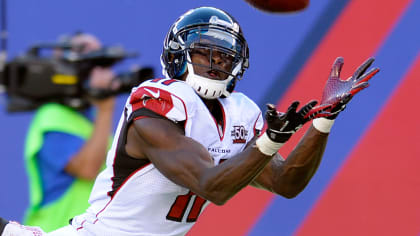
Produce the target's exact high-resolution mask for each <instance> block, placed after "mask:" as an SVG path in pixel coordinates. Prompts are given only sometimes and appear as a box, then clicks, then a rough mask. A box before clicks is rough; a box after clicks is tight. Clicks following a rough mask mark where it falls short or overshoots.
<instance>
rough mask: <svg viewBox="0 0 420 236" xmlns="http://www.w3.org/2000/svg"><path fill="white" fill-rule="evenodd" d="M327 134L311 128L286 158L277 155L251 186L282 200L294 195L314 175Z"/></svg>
mask: <svg viewBox="0 0 420 236" xmlns="http://www.w3.org/2000/svg"><path fill="white" fill-rule="evenodd" d="M327 139H328V133H321V132H319V131H318V130H316V129H315V128H314V127H313V126H311V127H310V128H309V129H308V131H307V132H306V133H305V135H304V136H303V137H302V139H301V140H300V141H299V143H298V145H297V146H296V147H295V148H294V149H293V151H292V152H291V153H290V154H289V156H288V157H287V158H286V159H284V158H283V157H281V156H280V155H279V154H277V155H276V156H275V157H274V158H273V159H272V161H271V162H270V163H269V164H268V165H267V166H266V167H265V168H264V171H262V173H261V174H260V175H259V176H258V177H257V178H256V179H255V181H254V182H253V183H252V185H253V186H255V187H258V188H262V189H266V190H268V191H271V192H273V193H276V194H279V195H281V196H284V197H286V198H293V197H295V196H297V195H298V194H299V193H300V192H301V191H302V190H303V189H304V188H305V187H306V185H307V184H308V183H309V181H310V180H311V178H312V176H313V175H314V174H315V172H316V170H317V168H318V166H319V164H320V162H321V159H322V155H323V153H324V150H325V146H326V144H327Z"/></svg>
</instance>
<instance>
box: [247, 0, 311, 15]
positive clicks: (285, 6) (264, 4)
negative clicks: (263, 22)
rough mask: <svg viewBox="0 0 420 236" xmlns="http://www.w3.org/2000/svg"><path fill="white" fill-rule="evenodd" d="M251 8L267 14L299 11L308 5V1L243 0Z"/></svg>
mask: <svg viewBox="0 0 420 236" xmlns="http://www.w3.org/2000/svg"><path fill="white" fill-rule="evenodd" d="M245 1H246V2H248V3H249V4H250V5H251V6H253V7H255V8H257V9H259V10H261V11H265V12H269V13H276V12H277V13H279V12H294V11H300V10H303V9H304V8H306V7H307V6H308V5H309V0H245Z"/></svg>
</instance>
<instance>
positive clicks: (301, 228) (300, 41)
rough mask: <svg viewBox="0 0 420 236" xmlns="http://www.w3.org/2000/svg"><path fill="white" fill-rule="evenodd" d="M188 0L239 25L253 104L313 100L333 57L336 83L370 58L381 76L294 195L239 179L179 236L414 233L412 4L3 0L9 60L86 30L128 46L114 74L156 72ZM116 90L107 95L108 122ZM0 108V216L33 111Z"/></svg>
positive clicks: (20, 174)
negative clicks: (242, 185) (288, 8)
mask: <svg viewBox="0 0 420 236" xmlns="http://www.w3.org/2000/svg"><path fill="white" fill-rule="evenodd" d="M198 6H215V7H218V8H221V9H224V10H226V11H228V12H229V13H231V15H233V16H234V17H235V18H236V19H237V20H238V21H239V22H240V24H241V26H242V28H243V31H244V34H245V37H246V39H247V41H248V44H249V48H250V68H249V70H248V71H247V72H246V73H245V76H244V78H243V80H242V81H240V82H239V83H238V84H237V87H236V90H238V91H241V92H244V93H245V94H247V95H248V96H249V97H250V98H252V99H253V100H254V101H255V102H256V103H257V104H258V105H259V106H260V108H261V109H262V110H265V104H266V103H267V102H271V103H277V104H278V107H279V109H280V110H285V109H286V108H287V106H288V105H289V104H290V102H291V101H293V100H300V101H301V102H307V101H309V100H310V99H320V96H321V92H322V88H323V85H324V83H325V81H326V79H327V77H328V74H329V70H330V66H331V65H332V63H333V61H334V59H335V58H336V57H337V56H343V57H344V62H345V63H344V68H343V71H342V78H343V79H344V78H347V77H348V76H350V75H351V73H352V72H353V71H354V69H355V68H356V67H357V66H358V65H359V64H361V63H362V62H363V61H364V60H365V59H367V58H368V57H370V56H374V57H375V58H376V61H375V63H374V66H378V67H380V68H381V72H380V73H379V74H377V75H376V76H375V77H374V78H373V79H372V81H371V86H370V87H369V88H368V89H366V90H364V91H362V92H361V93H360V94H359V95H358V96H357V97H355V98H354V99H353V101H351V103H350V104H349V105H348V107H347V110H346V111H345V112H343V113H342V114H341V115H340V117H339V118H338V119H337V121H336V123H335V125H334V128H333V130H332V132H331V134H330V138H329V143H328V146H327V148H326V152H325V155H324V158H323V161H322V163H321V165H320V167H319V169H318V172H317V173H316V174H315V176H314V178H313V179H312V181H311V182H310V184H309V185H308V186H307V188H306V189H305V190H304V191H303V192H302V193H301V194H300V195H299V196H298V197H296V198H295V199H284V198H281V197H278V196H274V195H272V194H270V193H266V192H263V191H260V190H256V189H254V188H251V187H248V188H246V189H245V190H244V191H242V192H241V193H240V194H238V195H237V196H235V197H234V198H233V199H232V200H231V201H229V202H228V203H227V204H226V205H225V206H222V207H217V206H213V205H211V206H209V208H208V209H207V210H206V212H205V213H204V214H203V215H202V216H201V217H200V220H199V221H198V223H197V224H196V225H195V226H194V227H193V230H192V231H191V232H190V233H189V235H419V233H420V201H419V199H420V175H419V174H418V173H419V171H418V169H419V168H420V145H418V142H419V140H420V125H418V124H417V122H416V119H417V117H418V115H419V110H418V108H417V103H416V100H415V99H418V98H419V95H418V91H420V80H419V78H420V57H419V52H420V30H419V27H418V23H419V22H420V15H419V12H420V0H400V1H392V0H383V1H379V0H352V1H350V0H340V1H334V0H316V1H311V2H310V5H309V7H308V8H306V9H305V10H303V11H300V12H295V13H287V14H268V13H265V12H262V11H259V10H256V9H255V8H253V7H251V6H250V5H248V4H247V3H246V2H244V1H242V0H230V1H226V0H179V1H167V0H165V1H152V2H148V1H140V0H119V1H115V0H90V1H83V0H72V1H56V0H55V1H54V0H38V1H26V0H13V1H11V0H9V1H8V2H7V17H6V18H7V31H8V58H9V59H12V58H14V57H16V56H18V55H20V54H22V53H24V52H25V51H26V50H27V49H28V47H30V46H31V45H33V44H34V43H38V42H45V41H55V40H57V38H58V36H60V35H63V34H66V33H73V32H75V31H85V32H90V33H93V34H95V35H96V36H98V38H100V39H101V40H102V42H103V43H104V44H105V45H117V44H118V45H122V46H123V47H124V48H126V49H127V50H132V51H136V52H138V53H139V57H137V58H133V59H129V60H124V61H123V62H121V63H119V64H118V66H116V67H115V70H124V69H125V68H129V67H131V66H132V65H141V66H146V65H147V66H152V67H153V68H155V70H156V72H157V73H156V74H157V76H161V73H160V71H161V69H160V61H159V56H160V53H161V50H162V42H163V39H164V37H165V34H166V33H167V31H168V29H169V27H170V26H171V24H172V23H173V22H174V21H175V20H176V19H177V17H178V16H180V15H181V14H183V13H184V12H185V11H187V10H188V9H190V8H194V7H198ZM1 18H4V17H1ZM415 94H417V95H415ZM126 98H127V95H119V97H118V101H119V102H118V107H117V109H116V111H115V122H114V123H115V124H116V123H117V119H119V116H120V112H121V111H122V107H123V104H124V102H125V99H126ZM0 104H1V105H0V106H1V108H2V109H0V179H1V180H2V181H1V182H2V186H1V189H2V190H1V194H0V215H1V216H2V217H4V218H8V219H12V220H17V221H21V220H22V218H23V214H24V210H25V208H26V207H27V206H28V201H29V199H28V183H27V176H26V174H25V167H24V162H23V146H24V137H25V133H26V131H27V128H28V125H29V121H30V119H31V118H32V115H33V114H32V112H30V111H28V112H17V113H8V112H7V111H6V104H7V100H6V99H5V97H4V95H0ZM307 126H308V125H307ZM306 128H307V127H305V129H306ZM303 133H304V129H302V130H301V131H299V132H298V133H297V134H296V135H295V136H293V138H292V140H291V141H289V143H288V144H287V145H286V146H284V148H282V150H280V152H281V154H282V155H284V156H287V154H288V153H289V152H290V151H291V149H292V147H293V146H294V145H295V144H296V143H297V141H298V140H299V138H300V137H301V136H302V134H303ZM75 204H77V203H75Z"/></svg>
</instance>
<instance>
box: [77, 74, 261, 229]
mask: <svg viewBox="0 0 420 236" xmlns="http://www.w3.org/2000/svg"><path fill="white" fill-rule="evenodd" d="M218 101H219V102H220V105H221V107H222V113H223V122H224V124H223V125H222V126H220V125H217V122H216V121H215V119H214V118H213V116H212V115H211V113H210V112H209V110H208V109H207V107H206V106H205V104H204V103H203V101H202V100H201V98H200V97H199V96H198V95H197V94H196V93H195V91H194V90H193V89H192V88H191V87H190V86H189V85H187V84H186V83H185V82H183V81H179V80H173V79H154V80H149V81H146V82H144V83H142V84H141V85H140V86H138V87H136V88H134V89H133V91H132V93H131V95H130V97H129V98H128V100H127V103H126V105H125V109H124V112H123V114H122V116H121V118H120V121H119V124H118V128H117V132H116V135H115V138H114V142H113V144H112V148H111V149H110V150H109V152H108V156H107V161H106V164H107V167H106V169H105V170H104V171H102V172H101V173H100V174H99V175H98V177H97V178H96V182H95V185H94V187H93V190H92V193H91V196H90V199H89V203H90V204H91V206H90V207H89V209H88V210H87V211H86V213H84V214H82V215H79V216H76V217H75V218H74V219H73V221H72V225H73V227H74V228H75V229H76V230H77V231H78V232H79V234H81V235H119V236H126V235H127V236H128V235H185V234H186V233H187V232H188V230H189V229H190V228H191V227H192V226H193V224H194V223H195V221H196V220H197V218H198V217H199V215H200V213H201V212H202V210H203V209H204V208H205V207H206V206H207V205H208V204H209V201H207V200H205V199H203V198H201V197H199V196H197V195H195V194H194V193H193V192H191V191H190V190H189V189H187V188H184V187H181V186H179V185H177V184H175V183H173V182H172V181H171V180H170V179H168V178H166V177H165V176H164V175H163V174H161V173H160V172H159V170H157V169H156V167H155V166H154V165H153V163H151V162H150V161H149V160H139V159H135V158H132V157H130V156H129V155H128V154H127V153H126V152H125V149H124V145H125V143H126V142H125V141H126V136H127V128H128V126H129V125H130V124H131V123H132V122H133V121H134V120H136V119H141V118H144V117H150V116H152V117H154V116H155V117H156V116H157V117H161V118H162V116H163V117H165V118H166V119H169V120H171V121H173V122H175V123H177V124H178V125H179V126H181V128H183V129H184V131H185V136H187V137H191V138H192V139H194V140H196V141H197V142H199V143H201V144H202V145H203V146H204V147H206V148H207V150H208V151H209V153H210V154H211V156H212V157H213V159H214V164H215V165H218V164H219V163H221V162H222V161H223V160H225V159H229V158H230V157H232V156H233V155H235V154H237V153H239V152H241V151H242V150H243V149H244V148H245V146H246V144H247V143H248V142H249V141H250V140H251V139H252V138H253V137H254V136H256V135H258V134H257V132H258V130H261V129H262V127H263V119H262V116H261V111H260V109H259V108H258V106H257V105H256V104H255V103H254V102H253V101H251V100H250V99H249V98H248V97H246V96H245V95H243V94H242V93H238V92H234V93H232V94H231V96H229V97H227V98H219V99H218ZM150 111H152V112H150ZM170 158H171V157H170V156H168V159H170ZM76 204H77V203H76Z"/></svg>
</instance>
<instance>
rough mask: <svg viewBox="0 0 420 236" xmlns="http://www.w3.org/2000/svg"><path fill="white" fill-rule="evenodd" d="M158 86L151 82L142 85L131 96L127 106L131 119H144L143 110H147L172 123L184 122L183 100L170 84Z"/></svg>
mask: <svg viewBox="0 0 420 236" xmlns="http://www.w3.org/2000/svg"><path fill="white" fill-rule="evenodd" d="M152 81H153V80H152ZM175 82H177V81H175ZM158 85H161V86H157V85H155V84H153V83H152V82H149V83H144V84H142V85H141V86H140V87H138V88H137V89H136V90H135V91H134V92H133V93H132V94H131V97H130V99H129V104H130V106H131V110H132V111H131V112H132V116H133V117H132V118H133V119H134V120H137V119H140V118H142V117H145V116H147V115H145V114H147V113H145V112H144V110H149V111H152V112H153V113H155V114H157V115H160V116H162V117H165V118H167V119H169V120H171V121H174V122H181V121H185V120H186V119H187V106H186V102H185V98H182V96H179V92H177V90H176V89H174V88H173V87H172V86H171V84H170V83H168V84H167V85H166V86H162V83H159V84H158Z"/></svg>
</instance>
